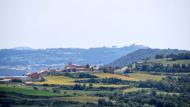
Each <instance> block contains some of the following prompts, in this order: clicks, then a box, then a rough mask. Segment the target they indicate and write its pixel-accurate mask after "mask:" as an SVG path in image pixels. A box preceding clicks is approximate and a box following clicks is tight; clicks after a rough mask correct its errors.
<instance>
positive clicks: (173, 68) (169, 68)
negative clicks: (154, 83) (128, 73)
mask: <svg viewBox="0 0 190 107" xmlns="http://www.w3.org/2000/svg"><path fill="white" fill-rule="evenodd" d="M134 70H138V71H156V72H190V64H188V65H186V64H172V65H171V64H167V65H166V66H165V65H163V64H161V63H141V64H136V67H135V68H134Z"/></svg>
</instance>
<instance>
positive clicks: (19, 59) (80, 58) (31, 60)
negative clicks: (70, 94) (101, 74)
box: [0, 45, 148, 66]
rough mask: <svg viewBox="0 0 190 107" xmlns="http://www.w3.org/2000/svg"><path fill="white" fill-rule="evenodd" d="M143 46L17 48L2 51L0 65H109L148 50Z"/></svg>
mask: <svg viewBox="0 0 190 107" xmlns="http://www.w3.org/2000/svg"><path fill="white" fill-rule="evenodd" d="M147 48H148V47H146V46H142V45H130V46H126V47H120V48H117V47H112V48H108V47H99V48H90V49H81V48H49V49H32V48H29V47H17V48H12V49H1V50H0V65H9V66H15V65H23V66H25V65H30V64H60V63H68V62H72V63H76V64H108V63H111V62H112V61H114V60H116V59H118V58H120V57H122V56H124V55H127V54H129V53H131V52H134V51H136V50H139V49H147Z"/></svg>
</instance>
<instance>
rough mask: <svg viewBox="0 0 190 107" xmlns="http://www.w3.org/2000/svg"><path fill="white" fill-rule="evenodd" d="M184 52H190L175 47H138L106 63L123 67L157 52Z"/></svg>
mask: <svg viewBox="0 0 190 107" xmlns="http://www.w3.org/2000/svg"><path fill="white" fill-rule="evenodd" d="M184 52H190V51H186V50H177V49H150V48H148V49H139V50H137V51H134V52H132V53H129V54H126V55H125V56H123V57H121V58H119V59H117V60H115V61H113V62H112V63H110V64H108V66H112V67H124V66H126V65H127V64H131V63H134V62H137V61H141V60H143V59H146V58H153V57H155V56H156V55H157V54H163V55H167V54H171V53H173V54H178V53H184Z"/></svg>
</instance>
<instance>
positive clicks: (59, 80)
mask: <svg viewBox="0 0 190 107" xmlns="http://www.w3.org/2000/svg"><path fill="white" fill-rule="evenodd" d="M45 80H46V81H44V82H35V84H55V85H74V84H75V83H74V81H75V79H73V78H70V77H66V76H47V77H45Z"/></svg>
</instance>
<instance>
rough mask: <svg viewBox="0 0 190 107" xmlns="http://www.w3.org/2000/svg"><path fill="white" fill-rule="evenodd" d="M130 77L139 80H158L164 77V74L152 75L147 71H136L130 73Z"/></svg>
mask: <svg viewBox="0 0 190 107" xmlns="http://www.w3.org/2000/svg"><path fill="white" fill-rule="evenodd" d="M128 75H129V77H131V78H135V79H137V80H139V81H146V80H156V81H160V80H162V78H164V77H165V76H164V75H152V74H149V73H145V72H136V73H129V74H128Z"/></svg>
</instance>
